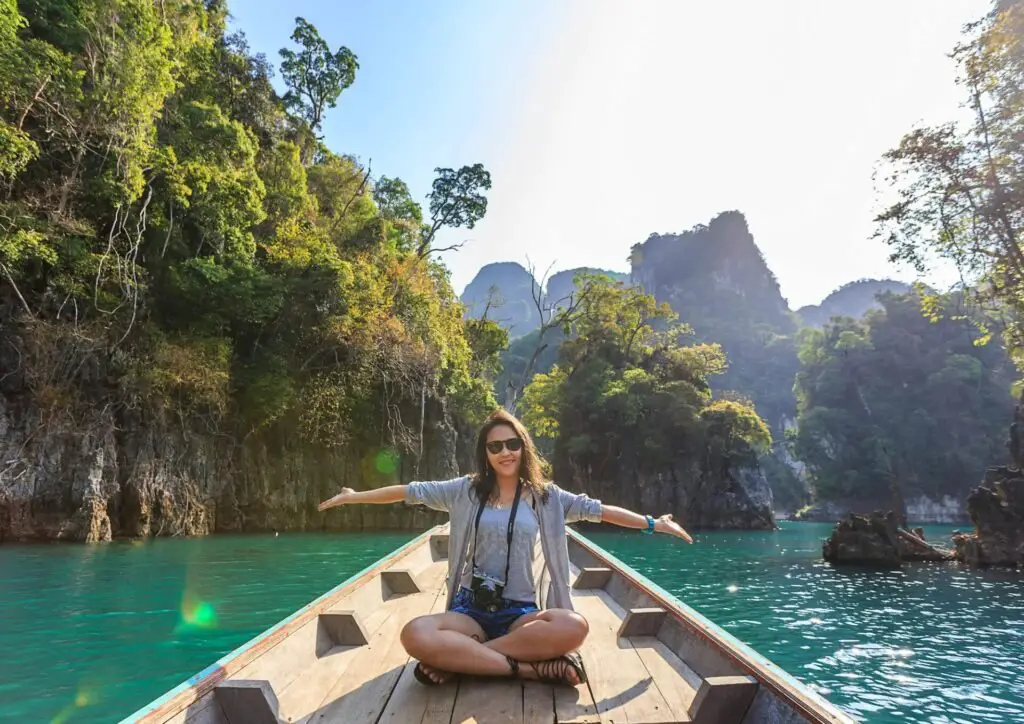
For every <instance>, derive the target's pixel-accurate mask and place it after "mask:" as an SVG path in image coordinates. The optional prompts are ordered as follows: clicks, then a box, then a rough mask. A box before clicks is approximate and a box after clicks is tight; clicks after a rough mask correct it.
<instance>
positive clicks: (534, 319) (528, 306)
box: [461, 261, 540, 337]
mask: <svg viewBox="0 0 1024 724" xmlns="http://www.w3.org/2000/svg"><path fill="white" fill-rule="evenodd" d="M535 285H536V281H535V280H534V278H533V276H531V275H530V272H528V271H526V269H524V268H523V265H522V264H519V263H518V262H514V261H501V262H496V263H494V264H487V265H486V266H484V267H483V268H481V269H480V271H478V272H477V273H476V276H475V277H473V281H471V282H470V283H469V284H467V285H466V288H465V290H464V291H463V292H462V297H461V300H462V303H463V304H465V305H466V316H467V317H471V318H479V317H482V316H483V314H484V310H487V318H488V319H493V320H495V321H496V322H498V323H499V324H500V325H501V326H502V327H504V328H505V329H507V330H509V333H510V334H511V335H512V336H514V337H518V336H522V335H524V334H528V333H529V332H530V331H531V330H534V329H536V328H537V327H538V326H540V317H539V316H538V314H537V308H536V306H535V305H534V302H533V291H532V290H533V288H534V286H535ZM488 305H489V306H488Z"/></svg>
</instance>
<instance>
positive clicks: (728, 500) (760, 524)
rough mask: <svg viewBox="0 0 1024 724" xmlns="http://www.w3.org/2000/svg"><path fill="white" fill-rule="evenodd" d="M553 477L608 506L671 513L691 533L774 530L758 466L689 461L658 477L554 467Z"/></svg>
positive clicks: (566, 463) (567, 464)
mask: <svg viewBox="0 0 1024 724" xmlns="http://www.w3.org/2000/svg"><path fill="white" fill-rule="evenodd" d="M555 472H556V476H555V477H556V479H557V480H558V481H559V482H560V483H561V484H563V485H565V486H566V487H569V488H571V489H573V490H577V491H583V492H585V493H587V494H588V495H590V496H592V497H595V498H599V499H600V500H601V501H602V502H603V503H605V504H608V505H620V506H624V507H627V508H631V509H632V510H636V511H640V512H645V513H650V514H651V515H655V516H657V515H662V514H664V513H672V515H673V516H674V517H675V519H676V521H677V522H679V524H680V525H682V526H683V527H687V528H693V529H701V528H704V529H714V528H720V529H740V530H774V529H775V528H776V525H775V515H774V513H773V512H772V508H773V501H772V489H771V487H770V486H769V485H768V481H767V480H766V479H765V477H764V473H763V472H762V471H761V470H760V469H759V468H738V469H736V470H728V471H721V470H719V471H715V472H712V471H710V470H702V469H701V466H700V465H698V464H696V463H694V464H690V465H681V466H679V467H676V468H671V469H666V470H665V471H663V472H662V473H660V474H650V473H638V472H637V471H635V470H634V471H622V474H621V475H616V474H612V473H610V472H608V473H602V472H600V471H594V470H593V469H591V468H582V467H580V466H577V465H573V464H572V462H571V461H564V462H562V463H561V464H556V470H555Z"/></svg>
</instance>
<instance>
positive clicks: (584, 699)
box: [554, 661, 601, 724]
mask: <svg viewBox="0 0 1024 724" xmlns="http://www.w3.org/2000/svg"><path fill="white" fill-rule="evenodd" d="M583 666H584V668H586V666H587V663H586V661H584V662H583ZM589 672H590V669H587V673H588V676H589ZM554 694H555V720H556V721H557V722H558V724H598V722H600V721H601V716H600V715H599V714H598V713H597V705H596V704H595V703H594V694H593V692H591V690H590V685H589V684H580V685H579V686H576V687H568V686H556V687H554Z"/></svg>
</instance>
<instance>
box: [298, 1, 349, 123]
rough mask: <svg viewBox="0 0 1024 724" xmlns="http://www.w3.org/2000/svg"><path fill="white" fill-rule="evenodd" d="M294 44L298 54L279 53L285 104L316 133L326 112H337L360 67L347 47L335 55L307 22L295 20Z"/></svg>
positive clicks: (302, 19) (339, 49) (300, 19)
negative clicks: (286, 89) (335, 108)
mask: <svg viewBox="0 0 1024 724" xmlns="http://www.w3.org/2000/svg"><path fill="white" fill-rule="evenodd" d="M292 42H294V43H295V44H296V45H298V46H299V50H298V52H296V51H294V50H291V49H288V48H282V49H281V51H280V54H281V76H282V77H283V78H284V82H285V83H286V84H287V85H288V92H287V93H286V94H285V96H284V102H285V105H286V106H287V107H288V108H289V110H291V111H293V112H295V113H298V114H299V116H300V117H301V118H302V119H303V120H304V121H306V123H308V124H309V127H310V129H312V131H313V133H317V132H319V130H320V126H321V124H322V123H323V118H324V112H325V111H326V110H327V109H328V108H334V107H335V106H336V105H337V104H338V98H339V96H341V93H342V91H344V90H345V89H346V88H348V87H349V86H350V85H352V83H353V82H355V79H356V71H357V70H359V63H358V61H357V59H356V56H355V53H353V52H352V51H351V50H349V49H348V48H346V47H345V46H341V47H340V48H338V50H336V51H335V52H333V53H332V52H331V49H330V46H328V45H327V41H325V40H324V39H323V38H322V37H320V33H319V32H318V31H317V29H316V28H315V27H314V26H313V25H311V24H310V23H309V22H307V21H306V20H305V19H304V18H295V31H294V32H293V33H292Z"/></svg>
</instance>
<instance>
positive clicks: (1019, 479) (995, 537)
mask: <svg viewBox="0 0 1024 724" xmlns="http://www.w3.org/2000/svg"><path fill="white" fill-rule="evenodd" d="M967 511H968V513H969V514H970V516H971V521H972V522H973V523H974V525H975V532H974V533H967V534H960V535H957V536H954V537H953V543H954V544H955V545H956V557H957V559H959V560H961V561H963V562H964V563H966V564H968V565H971V566H1020V565H1022V564H1024V474H1022V473H1021V471H1020V470H1014V469H1012V468H1009V467H999V468H991V469H989V471H988V472H987V473H986V474H985V480H984V482H983V483H982V484H981V485H980V486H978V487H977V488H975V489H974V491H972V492H971V494H970V495H969V496H968V497H967Z"/></svg>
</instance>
